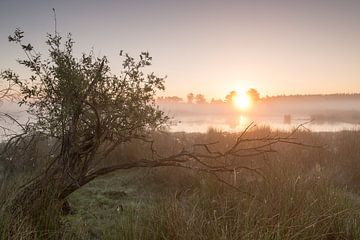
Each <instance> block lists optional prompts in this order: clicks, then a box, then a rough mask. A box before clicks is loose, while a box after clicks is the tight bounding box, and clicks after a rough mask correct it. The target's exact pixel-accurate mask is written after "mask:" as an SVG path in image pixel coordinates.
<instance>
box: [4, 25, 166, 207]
mask: <svg viewBox="0 0 360 240" xmlns="http://www.w3.org/2000/svg"><path fill="white" fill-rule="evenodd" d="M9 41H10V42H14V43H16V44H18V45H19V46H20V47H21V48H22V49H23V50H24V53H25V56H26V58H25V59H22V60H18V62H19V63H20V64H21V65H23V66H25V67H27V68H28V69H29V70H30V71H31V73H32V75H31V76H30V78H29V79H27V80H24V79H22V78H20V77H19V76H18V75H17V74H16V73H14V72H13V71H12V70H5V71H3V72H2V73H1V77H2V79H5V80H7V81H8V82H9V83H11V84H12V85H14V86H13V87H14V88H15V89H16V90H17V91H19V92H20V95H19V97H20V100H19V104H20V105H25V106H26V107H27V109H28V110H27V111H28V113H29V114H30V115H31V116H32V119H33V120H32V121H31V122H28V123H27V124H26V125H25V126H22V130H23V131H22V132H21V133H20V134H18V135H16V136H13V137H12V138H10V139H9V140H8V142H7V144H6V147H5V149H4V150H3V155H4V154H11V153H13V152H15V148H16V147H17V146H16V145H17V144H19V143H21V142H24V141H25V142H29V141H30V140H29V139H32V138H31V137H30V136H34V135H43V136H46V137H48V138H51V139H53V141H54V142H55V145H56V146H57V148H56V151H55V150H54V152H53V154H52V155H51V156H52V157H51V158H50V159H49V160H48V163H47V167H46V169H45V170H44V171H43V172H42V173H41V174H40V175H39V176H37V177H36V178H34V179H32V180H31V181H29V182H27V183H26V184H25V186H23V187H22V188H21V191H20V192H19V194H18V195H17V196H16V197H15V199H14V200H13V202H12V204H11V205H12V209H11V211H12V213H13V214H20V213H24V212H27V211H29V209H31V206H34V204H36V201H37V200H39V199H40V198H41V195H43V194H44V192H46V193H47V194H50V195H51V196H52V197H53V198H55V199H59V200H61V199H64V198H66V197H67V196H68V195H69V194H70V193H72V192H73V191H74V190H76V189H78V188H79V187H81V186H83V185H84V184H86V183H88V182H89V181H91V180H92V179H94V178H95V177H97V176H99V175H103V174H105V173H108V172H110V171H114V170H115V168H113V167H112V168H97V169H95V168H94V166H96V165H97V164H96V161H101V158H102V156H106V155H107V153H110V152H111V151H112V150H113V149H115V148H116V146H118V145H119V144H121V143H124V142H128V141H130V140H132V139H134V138H142V137H144V135H146V133H147V132H149V131H150V130H153V129H156V128H157V127H159V126H161V125H162V124H163V123H165V122H166V120H167V117H166V116H165V115H164V114H163V113H162V112H161V111H160V110H159V109H158V108H157V107H156V106H155V104H154V100H153V99H154V95H155V94H156V92H157V91H158V90H163V89H164V78H161V77H157V76H156V75H155V74H154V73H145V72H146V70H144V68H146V67H147V66H149V65H151V57H150V56H149V54H148V53H147V52H142V53H141V54H140V57H139V59H138V60H136V59H134V58H132V57H130V56H129V55H128V54H122V52H120V55H122V57H123V58H124V60H123V63H122V67H123V68H122V71H121V74H120V75H114V74H112V73H111V72H110V68H109V65H108V59H107V58H106V57H101V58H98V57H95V56H94V54H93V53H92V52H90V53H89V54H82V56H81V57H80V58H76V57H74V55H73V44H74V42H73V40H72V38H71V36H70V35H69V36H68V37H67V39H66V41H65V43H64V44H62V37H61V36H60V35H59V34H58V33H55V34H48V36H47V41H46V43H47V45H48V47H49V57H47V58H43V56H42V55H41V54H40V53H38V52H37V51H35V50H34V48H33V46H32V45H31V44H27V43H26V44H25V43H24V42H23V32H22V31H21V30H19V29H17V30H16V31H15V33H14V35H13V36H9ZM100 152H101V155H100ZM42 202H43V201H42Z"/></svg>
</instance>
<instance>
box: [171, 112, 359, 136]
mask: <svg viewBox="0 0 360 240" xmlns="http://www.w3.org/2000/svg"><path fill="white" fill-rule="evenodd" d="M173 122H175V124H174V125H172V126H170V129H169V130H170V131H172V132H207V131H208V130H209V128H215V129H218V130H223V131H228V132H239V131H242V130H244V129H245V128H246V127H247V126H248V125H249V124H251V123H252V122H253V123H254V124H256V125H257V126H259V127H261V126H268V127H270V128H271V129H273V130H285V131H291V130H292V129H294V128H296V127H298V126H299V125H301V124H304V125H303V126H302V127H301V128H302V129H306V130H311V131H313V132H335V131H341V130H360V124H359V123H347V122H331V121H329V122H326V121H321V122H320V121H311V119H310V117H309V116H306V115H303V116H301V115H299V116H292V117H291V121H290V123H289V122H286V121H284V115H273V116H269V115H267V116H250V115H246V114H238V115H235V116H221V115H198V116H196V115H183V116H181V115H177V116H174V118H173Z"/></svg>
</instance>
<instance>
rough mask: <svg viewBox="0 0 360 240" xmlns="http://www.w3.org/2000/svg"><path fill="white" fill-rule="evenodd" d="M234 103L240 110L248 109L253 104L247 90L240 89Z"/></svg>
mask: <svg viewBox="0 0 360 240" xmlns="http://www.w3.org/2000/svg"><path fill="white" fill-rule="evenodd" d="M233 104H234V106H235V107H236V108H238V109H239V110H247V109H249V107H250V106H251V99H250V96H249V95H248V94H247V93H246V92H242V91H238V92H237V94H236V95H235V96H234V97H233Z"/></svg>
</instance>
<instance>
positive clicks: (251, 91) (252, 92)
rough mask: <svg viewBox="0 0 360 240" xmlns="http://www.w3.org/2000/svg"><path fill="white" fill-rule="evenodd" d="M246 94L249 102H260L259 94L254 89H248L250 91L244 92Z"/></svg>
mask: <svg viewBox="0 0 360 240" xmlns="http://www.w3.org/2000/svg"><path fill="white" fill-rule="evenodd" d="M246 94H247V95H248V96H249V97H250V98H251V100H252V101H253V102H257V101H259V100H260V94H259V92H258V91H257V90H256V89H254V88H250V89H249V90H248V91H247V92H246Z"/></svg>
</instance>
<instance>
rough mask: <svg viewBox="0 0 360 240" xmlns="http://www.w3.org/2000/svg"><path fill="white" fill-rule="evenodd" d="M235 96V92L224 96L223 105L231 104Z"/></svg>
mask: <svg viewBox="0 0 360 240" xmlns="http://www.w3.org/2000/svg"><path fill="white" fill-rule="evenodd" d="M236 95H237V93H236V91H231V92H230V93H229V94H228V95H226V96H225V103H227V104H232V103H233V101H234V97H235V96H236Z"/></svg>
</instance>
